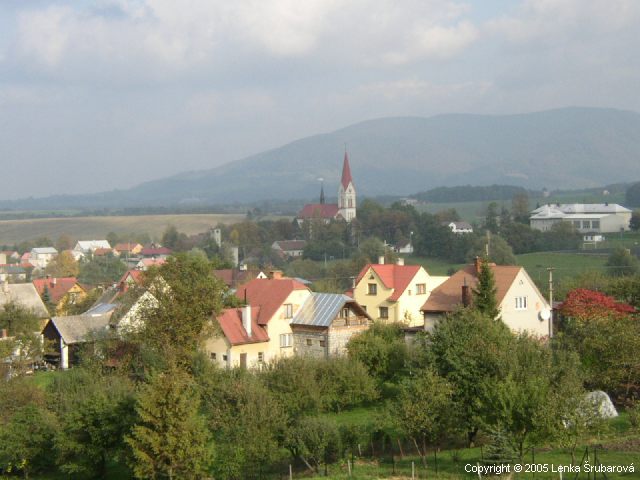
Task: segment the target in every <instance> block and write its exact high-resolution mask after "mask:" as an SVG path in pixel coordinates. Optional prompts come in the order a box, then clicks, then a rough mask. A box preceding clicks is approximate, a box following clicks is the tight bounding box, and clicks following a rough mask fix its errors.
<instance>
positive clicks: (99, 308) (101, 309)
mask: <svg viewBox="0 0 640 480" xmlns="http://www.w3.org/2000/svg"><path fill="white" fill-rule="evenodd" d="M117 306H118V305H117V304H116V303H97V304H94V305H93V306H92V307H91V308H90V309H89V310H87V311H86V312H85V313H84V314H85V315H97V314H102V313H113V311H114V310H115V309H116V307H117Z"/></svg>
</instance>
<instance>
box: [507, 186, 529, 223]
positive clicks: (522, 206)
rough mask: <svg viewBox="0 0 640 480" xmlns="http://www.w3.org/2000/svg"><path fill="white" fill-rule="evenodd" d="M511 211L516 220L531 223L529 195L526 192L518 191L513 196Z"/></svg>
mask: <svg viewBox="0 0 640 480" xmlns="http://www.w3.org/2000/svg"><path fill="white" fill-rule="evenodd" d="M511 213H512V214H513V220H514V221H515V222H517V223H523V224H526V225H528V224H529V195H528V194H527V193H526V192H521V193H516V194H515V195H514V196H513V197H512V198H511Z"/></svg>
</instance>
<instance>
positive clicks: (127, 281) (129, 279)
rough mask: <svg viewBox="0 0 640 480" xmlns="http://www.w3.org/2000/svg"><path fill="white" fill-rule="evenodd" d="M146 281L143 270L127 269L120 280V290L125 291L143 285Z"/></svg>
mask: <svg viewBox="0 0 640 480" xmlns="http://www.w3.org/2000/svg"><path fill="white" fill-rule="evenodd" d="M143 282H144V273H143V272H142V270H127V271H126V272H124V275H122V277H120V280H118V291H119V292H121V293H125V292H126V291H127V290H129V288H131V287H133V286H138V287H140V286H142V284H143Z"/></svg>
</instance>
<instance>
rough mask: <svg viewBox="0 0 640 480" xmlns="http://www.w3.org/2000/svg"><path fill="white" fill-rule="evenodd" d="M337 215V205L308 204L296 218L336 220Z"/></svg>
mask: <svg viewBox="0 0 640 480" xmlns="http://www.w3.org/2000/svg"><path fill="white" fill-rule="evenodd" d="M337 214H338V204H337V203H308V204H306V205H305V206H304V208H303V209H302V210H300V213H299V214H298V218H313V217H320V218H336V215H337Z"/></svg>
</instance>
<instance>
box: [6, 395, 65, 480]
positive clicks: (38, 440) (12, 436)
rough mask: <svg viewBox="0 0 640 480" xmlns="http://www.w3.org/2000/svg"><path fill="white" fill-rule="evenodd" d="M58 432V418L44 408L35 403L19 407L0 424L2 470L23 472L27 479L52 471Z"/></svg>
mask: <svg viewBox="0 0 640 480" xmlns="http://www.w3.org/2000/svg"><path fill="white" fill-rule="evenodd" d="M55 431H56V426H55V419H54V418H53V416H52V415H51V414H50V413H49V412H48V411H47V410H46V409H45V408H43V407H38V406H36V405H34V404H32V403H30V404H27V405H25V406H23V407H21V408H19V409H18V410H17V411H16V412H15V413H14V414H13V415H12V416H11V418H10V419H9V421H8V422H6V423H4V424H0V470H3V471H4V472H7V473H13V472H16V471H21V472H22V474H23V476H24V478H29V475H30V474H31V473H32V472H38V471H40V472H42V471H48V470H50V469H51V467H52V462H53V459H52V455H51V444H52V443H53V438H54V435H55Z"/></svg>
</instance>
